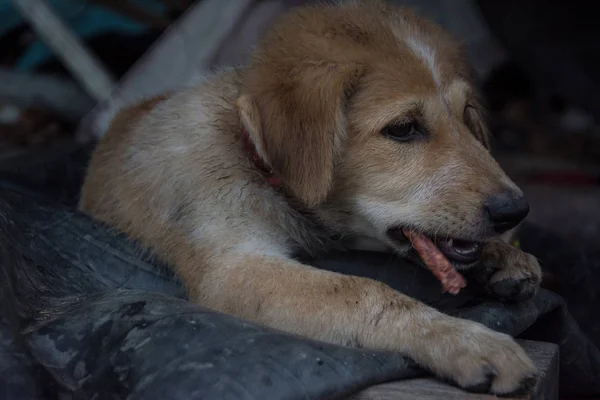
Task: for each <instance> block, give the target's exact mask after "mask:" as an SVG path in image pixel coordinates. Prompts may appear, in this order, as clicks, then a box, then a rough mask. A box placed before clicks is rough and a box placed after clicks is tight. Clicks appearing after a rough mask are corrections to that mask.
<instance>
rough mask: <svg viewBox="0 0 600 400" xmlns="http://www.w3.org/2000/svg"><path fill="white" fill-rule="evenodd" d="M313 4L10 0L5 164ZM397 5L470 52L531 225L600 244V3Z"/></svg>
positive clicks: (90, 131) (1, 85)
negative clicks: (451, 35)
mask: <svg viewBox="0 0 600 400" xmlns="http://www.w3.org/2000/svg"><path fill="white" fill-rule="evenodd" d="M390 1H392V0H390ZM310 2H311V1H302V0H198V1H192V0H0V49H1V51H0V165H1V166H5V167H11V166H12V167H11V168H14V165H13V164H14V162H15V161H14V160H17V159H19V157H21V156H22V155H23V154H36V157H37V156H40V155H41V154H50V153H52V152H55V151H57V149H58V150H60V149H62V148H65V147H72V146H76V145H78V144H82V143H88V142H93V140H95V139H96V138H97V137H99V136H101V134H102V131H103V129H105V127H106V122H107V120H108V117H109V116H110V115H111V114H110V110H111V109H113V108H115V107H116V106H117V105H119V104H124V103H128V102H131V101H133V100H135V99H139V98H140V97H143V96H149V95H153V94H157V93H160V92H162V91H165V90H169V89H172V88H176V87H178V86H181V85H185V84H188V83H189V82H193V80H194V79H197V77H198V76H201V75H202V73H203V72H204V71H206V70H209V69H213V68H216V67H220V66H227V65H235V64H240V63H243V62H244V60H245V59H246V57H247V55H248V52H249V50H251V49H252V46H253V45H254V44H255V43H256V42H257V40H258V39H259V38H260V36H261V34H262V33H263V32H264V31H265V30H266V29H268V28H269V26H270V25H271V24H272V23H273V20H274V19H275V18H276V17H277V16H278V15H280V14H282V13H284V12H286V11H287V10H288V9H289V8H291V7H293V6H296V5H300V4H307V3H310ZM394 2H395V3H398V4H402V5H406V6H408V7H411V8H413V9H415V10H416V11H417V12H419V13H420V14H422V15H423V16H425V17H428V18H430V19H433V20H435V21H437V22H438V23H439V24H441V25H443V26H444V27H446V28H447V29H448V30H450V31H451V32H453V33H454V34H455V35H456V36H457V37H458V38H459V39H461V40H462V41H463V42H464V43H465V45H466V46H467V49H468V53H469V56H470V57H471V60H472V63H473V65H474V67H475V70H476V72H477V75H478V79H479V83H480V85H481V88H482V91H483V94H484V96H485V99H486V101H487V104H488V107H489V111H490V113H489V122H490V124H491V127H492V131H493V134H494V137H495V144H494V152H495V154H496V156H497V159H498V160H499V162H500V163H501V164H502V166H503V167H504V168H505V169H506V170H507V171H508V173H509V174H510V175H511V176H512V177H513V178H514V179H515V180H516V181H517V182H518V183H519V184H521V186H522V187H523V188H524V190H525V191H526V193H527V195H528V197H529V199H530V201H531V203H532V212H531V214H530V220H532V221H534V222H537V223H538V224H540V225H542V226H544V227H546V228H547V229H549V230H551V231H553V232H556V233H558V234H560V235H561V236H566V237H568V238H569V239H574V242H575V243H596V241H597V239H598V238H600V232H599V229H600V211H598V208H599V207H598V204H600V202H599V200H600V188H599V186H598V185H599V183H600V179H599V178H600V157H599V156H600V126H599V125H598V119H599V117H600V52H599V51H598V40H599V39H600V25H599V24H598V23H597V19H598V17H597V16H598V9H599V8H600V5H598V2H591V1H583V0H581V1H578V0H571V1H563V0H396V1H394ZM63 173H64V171H63ZM54 178H55V179H57V180H60V178H61V177H60V176H56V177H54Z"/></svg>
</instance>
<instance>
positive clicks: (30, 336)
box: [0, 152, 600, 400]
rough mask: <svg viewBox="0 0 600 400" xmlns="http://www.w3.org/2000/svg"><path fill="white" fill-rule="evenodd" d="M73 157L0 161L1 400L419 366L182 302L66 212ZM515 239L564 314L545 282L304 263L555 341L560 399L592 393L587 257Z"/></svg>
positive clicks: (150, 262) (307, 393)
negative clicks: (559, 281)
mask: <svg viewBox="0 0 600 400" xmlns="http://www.w3.org/2000/svg"><path fill="white" fill-rule="evenodd" d="M82 154H85V153H83V152H79V153H78V154H77V155H74V154H72V153H70V154H62V155H60V157H57V159H55V160H43V162H42V161H40V160H39V159H35V158H30V159H29V160H27V161H24V162H22V163H18V164H14V163H13V164H12V165H11V166H4V167H3V166H2V165H0V252H1V254H0V262H1V270H0V272H1V273H2V277H1V278H0V280H1V284H2V299H0V300H1V302H2V309H1V310H2V314H1V315H0V316H1V318H0V393H3V394H5V396H3V398H7V399H23V398H28V399H43V398H58V397H60V396H65V395H69V396H71V397H69V398H81V399H89V398H98V399H104V398H115V399H117V398H118V399H120V398H132V399H142V398H143V399H161V400H162V399H208V398H214V399H239V398H244V399H271V398H278V399H296V398H298V399H306V398H341V397H344V396H346V395H348V394H351V393H355V392H356V391H358V390H360V389H362V388H365V387H368V386H370V385H373V384H376V383H380V382H386V381H390V380H395V379H403V378H407V377H413V376H417V375H420V374H425V373H427V371H423V370H421V369H419V368H418V367H417V366H416V365H415V364H414V363H413V362H412V361H411V360H409V359H407V358H405V357H403V356H402V355H400V354H397V353H391V352H380V351H371V350H365V349H356V348H349V347H342V346H334V345H330V344H324V343H321V342H316V341H312V340H308V339H306V338H301V337H297V336H293V335H289V334H286V333H283V332H279V331H276V330H271V329H267V328H264V327H261V326H258V325H255V324H252V323H249V322H246V321H242V320H240V319H237V318H234V317H231V316H227V315H224V314H220V313H217V312H214V311H210V310H207V309H204V308H202V307H199V306H197V305H195V304H193V303H190V302H189V301H187V300H186V298H185V293H184V291H183V290H182V286H181V284H180V282H179V281H178V280H177V278H176V277H175V276H173V274H172V273H171V272H170V270H169V269H168V268H166V266H165V265H163V264H161V262H160V261H159V260H158V259H156V258H155V257H152V255H151V254H149V253H148V252H146V251H142V250H140V248H139V246H136V245H135V244H134V243H132V242H130V241H129V240H127V239H126V238H125V237H123V236H122V235H119V234H117V233H115V232H112V231H110V230H109V229H107V228H105V227H103V226H101V225H99V224H97V223H95V222H94V221H92V220H91V219H89V218H87V217H86V216H83V215H81V214H79V213H77V212H75V211H74V206H75V204H76V201H77V193H78V188H79V184H80V182H81V173H82V172H83V170H84V166H85V160H86V159H87V158H86V156H85V155H82ZM15 165H18V166H19V167H18V168H15V167H14V166H15ZM2 170H4V171H2ZM47 171H61V172H62V173H61V174H59V175H56V174H50V173H48V172H47ZM60 175H62V178H61V176H60ZM521 243H522V245H523V246H524V247H525V248H526V249H527V250H529V251H530V252H533V253H534V254H536V255H537V256H538V257H540V259H541V260H542V262H544V263H545V264H546V263H547V264H548V265H549V267H550V268H552V269H553V271H554V270H555V269H557V270H561V268H564V266H568V268H569V269H568V271H569V272H568V273H564V275H565V280H566V281H568V282H567V284H572V285H573V287H574V288H576V289H578V290H579V293H578V294H577V295H573V296H572V297H570V298H569V299H568V300H569V303H568V305H569V308H570V309H571V310H573V312H572V313H571V312H569V310H568V308H567V303H566V302H565V300H564V299H563V298H562V297H560V296H558V295H556V294H554V293H551V292H549V291H545V290H542V291H541V292H540V293H539V294H538V295H537V296H536V297H535V298H534V299H532V300H531V301H528V302H525V303H521V304H516V305H515V304H513V305H510V304H501V303H497V302H493V301H490V300H487V299H486V298H485V297H484V296H483V294H482V293H480V292H479V291H478V290H477V288H476V287H471V286H474V285H470V286H467V288H466V290H464V291H462V292H461V293H460V294H459V295H458V296H451V295H442V294H441V290H440V285H439V282H437V280H436V279H435V278H434V277H432V276H431V274H430V273H429V272H428V271H427V270H425V269H423V268H420V267H418V266H416V265H414V264H412V263H410V262H409V261H406V260H401V259H398V258H396V257H393V256H390V255H387V254H378V253H367V252H352V253H332V254H329V255H327V257H324V258H321V259H317V260H306V261H307V262H310V263H312V264H313V265H315V266H317V267H320V268H325V269H329V270H333V271H339V272H343V273H347V274H353V275H359V276H368V277H371V278H374V279H378V280H380V281H383V282H385V283H387V284H389V285H390V286H392V287H393V288H395V289H397V290H399V291H402V292H404V293H407V294H409V295H411V296H414V297H417V298H419V299H421V300H423V301H424V302H426V303H428V304H430V305H432V306H434V307H436V308H439V309H441V310H443V311H444V312H447V313H449V314H453V315H457V316H461V317H463V318H468V319H472V320H476V321H479V322H481V323H483V324H485V325H487V326H489V327H490V328H492V329H495V330H498V331H502V332H506V333H509V334H511V335H514V336H520V337H523V338H527V339H533V340H543V341H550V342H554V343H557V344H559V345H560V361H561V365H560V368H561V377H560V378H561V381H560V388H561V392H562V394H563V395H571V396H596V397H598V396H600V379H599V378H600V352H599V350H598V348H599V347H598V346H600V343H598V342H599V340H598V337H597V335H596V333H597V332H598V331H599V327H600V322H598V321H600V318H598V310H596V309H594V310H592V309H591V308H590V307H588V306H587V305H588V304H589V302H590V301H593V299H594V297H595V295H596V294H595V293H596V292H595V291H594V290H592V288H591V287H589V286H584V285H583V283H582V282H581V278H582V277H585V280H586V281H591V282H597V281H598V278H599V277H600V271H599V269H598V268H600V255H597V254H594V252H593V251H589V250H587V249H576V251H575V250H571V249H572V247H571V246H570V245H569V244H568V243H565V242H564V241H563V240H561V239H557V238H555V237H551V236H548V235H547V234H546V233H545V232H543V231H541V230H539V229H538V228H536V227H535V226H526V227H525V229H524V231H523V234H522V238H521ZM548 244H550V246H551V249H550V248H549V247H548ZM545 254H548V256H549V257H548V258H545V257H544V255H545ZM561 266H562V267H561ZM554 272H555V274H556V271H554ZM557 275H559V276H560V274H557ZM577 277H579V278H580V279H577ZM578 285H579V286H578ZM582 310H587V311H582ZM574 317H577V319H575V318H574ZM582 321H583V322H584V323H582ZM65 398H66V397H65Z"/></svg>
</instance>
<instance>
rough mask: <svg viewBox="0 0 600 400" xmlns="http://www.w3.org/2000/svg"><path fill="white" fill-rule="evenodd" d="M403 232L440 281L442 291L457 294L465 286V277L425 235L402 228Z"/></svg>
mask: <svg viewBox="0 0 600 400" xmlns="http://www.w3.org/2000/svg"><path fill="white" fill-rule="evenodd" d="M403 232H404V234H405V235H406V237H407V238H408V239H409V240H410V242H411V243H412V245H413V247H414V248H415V250H416V251H417V253H419V256H420V257H421V260H423V262H424V263H425V265H426V266H427V268H429V270H430V271H431V272H432V273H433V275H434V276H435V277H436V278H438V280H439V281H440V282H441V284H442V290H443V292H449V293H451V294H458V293H459V292H460V290H461V289H462V288H464V287H465V286H467V281H466V280H465V278H464V277H463V276H462V275H461V274H460V272H458V271H457V270H456V269H454V266H453V265H452V264H451V263H450V261H448V259H447V258H446V256H445V255H444V254H442V252H441V251H440V250H439V249H438V248H437V247H436V246H435V244H434V243H433V242H432V241H431V240H430V239H429V238H428V237H427V236H425V235H423V234H421V233H419V232H415V231H412V230H410V229H403Z"/></svg>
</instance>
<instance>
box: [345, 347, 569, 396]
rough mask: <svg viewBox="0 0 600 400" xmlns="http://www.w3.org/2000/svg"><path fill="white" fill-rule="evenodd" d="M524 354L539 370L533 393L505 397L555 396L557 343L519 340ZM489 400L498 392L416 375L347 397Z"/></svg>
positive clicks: (556, 391) (556, 394)
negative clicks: (469, 389)
mask: <svg viewBox="0 0 600 400" xmlns="http://www.w3.org/2000/svg"><path fill="white" fill-rule="evenodd" d="M519 343H520V344H521V345H522V346H523V348H524V349H525V351H526V352H527V354H529V356H530V357H531V358H532V360H533V362H534V363H535V365H536V366H537V367H538V370H539V371H540V375H541V377H540V379H539V380H538V382H537V384H536V386H535V387H534V389H533V390H532V393H531V394H529V395H524V396H517V397H502V398H503V399H505V400H516V399H519V400H558V357H559V355H558V346H557V345H555V344H552V343H543V342H533V341H527V340H521V341H519ZM392 399H393V400H434V399H438V400H439V399H444V400H492V399H498V397H497V396H494V395H489V394H477V393H468V392H465V391H463V390H461V389H459V388H457V387H454V386H451V385H449V384H446V383H444V382H442V381H440V380H437V379H435V378H415V379H406V380H403V381H398V382H391V383H385V384H381V385H376V386H372V387H370V388H368V389H366V390H363V391H362V392H359V393H357V394H355V395H353V396H351V397H350V398H349V399H348V400H392Z"/></svg>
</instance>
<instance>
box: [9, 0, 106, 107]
mask: <svg viewBox="0 0 600 400" xmlns="http://www.w3.org/2000/svg"><path fill="white" fill-rule="evenodd" d="M13 3H14V5H15V6H16V8H17V9H18V10H19V11H20V12H21V14H22V15H23V17H24V18H25V19H27V20H28V21H29V23H30V24H31V25H32V27H33V29H34V30H35V31H36V32H37V34H38V35H40V37H41V38H42V40H43V41H44V42H45V43H46V44H47V45H48V47H50V48H51V49H52V51H54V53H55V54H56V55H57V57H58V58H59V59H60V60H61V61H62V62H63V64H64V65H65V67H66V68H67V69H68V70H69V72H71V73H72V74H73V76H74V77H75V79H77V80H78V81H80V83H81V84H82V86H83V87H84V88H85V90H86V91H88V92H89V94H90V95H91V96H92V97H94V98H95V99H96V100H97V101H103V100H106V99H108V98H109V97H110V95H111V93H112V91H113V88H114V82H113V79H112V77H111V76H110V74H109V73H108V72H107V71H106V70H105V69H104V67H103V65H102V64H101V63H100V62H99V61H98V60H97V59H96V57H95V56H94V55H93V54H92V53H90V52H89V51H88V50H87V48H86V47H85V46H84V45H83V43H82V42H81V41H80V40H79V39H78V38H77V36H75V35H74V34H73V33H72V32H71V31H70V30H69V29H68V28H67V26H66V25H65V24H64V23H63V22H62V21H61V20H60V18H58V16H57V15H56V14H55V13H54V12H53V10H52V9H51V8H50V7H49V6H48V5H47V4H46V3H45V2H44V1H43V0H13Z"/></svg>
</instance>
